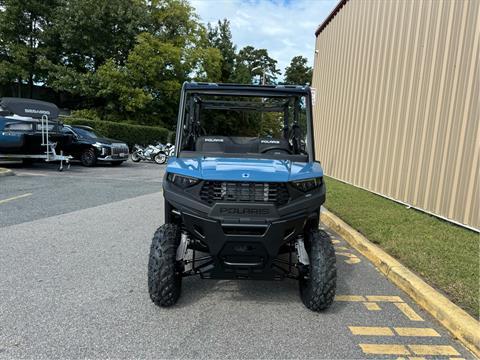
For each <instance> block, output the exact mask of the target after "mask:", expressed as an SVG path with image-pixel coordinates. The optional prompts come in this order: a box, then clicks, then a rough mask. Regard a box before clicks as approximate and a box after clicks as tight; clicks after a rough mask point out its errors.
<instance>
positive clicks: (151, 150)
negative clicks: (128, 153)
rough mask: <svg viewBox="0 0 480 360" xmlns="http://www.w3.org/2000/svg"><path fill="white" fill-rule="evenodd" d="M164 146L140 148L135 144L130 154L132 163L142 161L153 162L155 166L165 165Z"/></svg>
mask: <svg viewBox="0 0 480 360" xmlns="http://www.w3.org/2000/svg"><path fill="white" fill-rule="evenodd" d="M163 148H164V145H162V144H160V143H158V144H157V145H148V146H147V147H142V146H140V145H138V144H135V146H134V147H133V149H134V151H133V152H132V161H133V162H140V161H141V160H143V161H153V162H155V163H156V164H159V165H161V164H165V162H166V161H167V154H166V153H165V152H164V151H163Z"/></svg>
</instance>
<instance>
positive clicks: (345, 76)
mask: <svg viewBox="0 0 480 360" xmlns="http://www.w3.org/2000/svg"><path fill="white" fill-rule="evenodd" d="M316 36H317V38H316V48H315V63H314V73H313V82H312V83H313V84H312V86H313V87H314V88H316V101H315V105H314V127H315V140H316V141H315V143H316V145H315V146H316V152H317V154H316V155H317V159H319V160H320V161H321V162H322V164H323V166H324V169H325V173H326V174H327V175H329V176H331V177H333V178H336V179H339V180H342V181H345V182H347V183H350V184H353V185H355V186H358V187H361V188H364V189H367V190H369V191H372V192H375V193H378V194H381V195H383V196H386V197H389V198H393V199H395V200H397V201H400V202H403V203H406V204H409V205H411V206H413V207H415V208H418V209H422V210H424V211H427V212H429V213H433V214H435V215H438V216H440V217H443V218H446V219H449V220H451V221H454V222H457V223H459V224H463V225H465V226H468V227H470V228H473V229H476V230H478V229H479V228H480V213H479V207H480V191H479V187H480V183H479V154H480V128H479V122H480V93H479V88H480V74H479V62H480V55H479V54H480V49H479V42H480V1H478V0H342V1H340V3H339V4H338V5H337V7H336V8H335V9H334V11H333V12H332V13H331V14H330V16H329V17H328V18H327V19H326V20H325V21H324V22H323V23H322V24H321V25H320V26H319V27H318V29H317V31H316Z"/></svg>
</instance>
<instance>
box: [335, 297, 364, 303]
mask: <svg viewBox="0 0 480 360" xmlns="http://www.w3.org/2000/svg"><path fill="white" fill-rule="evenodd" d="M335 301H355V302H357V301H365V298H364V297H363V296H361V295H336V296H335Z"/></svg>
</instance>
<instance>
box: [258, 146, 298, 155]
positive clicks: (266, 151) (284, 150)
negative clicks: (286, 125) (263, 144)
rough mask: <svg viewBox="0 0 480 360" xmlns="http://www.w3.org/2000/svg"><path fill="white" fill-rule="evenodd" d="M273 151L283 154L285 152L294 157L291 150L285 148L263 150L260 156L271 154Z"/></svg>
mask: <svg viewBox="0 0 480 360" xmlns="http://www.w3.org/2000/svg"><path fill="white" fill-rule="evenodd" d="M273 151H281V152H285V153H287V154H290V155H293V153H292V152H291V151H290V150H289V149H285V148H281V147H271V148H267V149H263V150H262V151H261V152H260V154H265V153H269V152H273Z"/></svg>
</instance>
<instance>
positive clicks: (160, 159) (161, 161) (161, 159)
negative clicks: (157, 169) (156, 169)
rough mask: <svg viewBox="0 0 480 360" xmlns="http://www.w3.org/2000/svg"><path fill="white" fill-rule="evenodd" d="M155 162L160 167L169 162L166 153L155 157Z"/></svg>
mask: <svg viewBox="0 0 480 360" xmlns="http://www.w3.org/2000/svg"><path fill="white" fill-rule="evenodd" d="M153 160H154V161H155V162H156V163H157V164H159V165H162V164H165V162H166V161H167V155H165V154H164V153H158V154H157V155H155V157H154V158H153Z"/></svg>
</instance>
